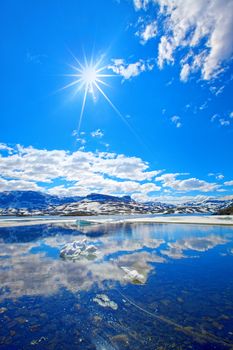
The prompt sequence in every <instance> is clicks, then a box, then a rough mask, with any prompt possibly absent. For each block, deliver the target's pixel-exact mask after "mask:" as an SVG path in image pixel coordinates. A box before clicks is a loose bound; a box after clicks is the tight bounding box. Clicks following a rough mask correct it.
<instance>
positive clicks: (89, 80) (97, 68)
mask: <svg viewBox="0 0 233 350" xmlns="http://www.w3.org/2000/svg"><path fill="white" fill-rule="evenodd" d="M72 56H73V55H72ZM73 57H74V59H75V63H76V65H70V67H71V68H72V69H73V71H74V72H73V73H71V74H65V76H69V77H71V78H73V80H72V81H71V82H70V83H69V84H67V85H65V86H64V87H62V89H61V90H64V89H67V88H75V89H76V90H75V93H77V92H79V91H83V100H82V106H81V111H80V117H79V122H78V127H77V134H78V133H79V132H80V128H81V124H82V119H83V114H84V110H85V105H86V102H87V96H88V94H90V95H91V96H92V99H93V101H95V100H96V92H97V91H98V92H99V93H100V94H101V95H102V96H103V97H104V98H105V99H106V101H107V102H108V103H109V104H110V105H111V107H112V108H113V109H114V110H115V112H117V114H118V115H119V116H120V117H121V118H122V119H123V120H124V117H123V115H122V114H121V113H120V111H119V110H118V109H117V107H116V106H115V105H114V104H113V102H112V101H111V100H110V98H109V97H108V96H107V94H106V93H105V92H104V90H103V88H102V87H103V86H109V85H108V84H107V83H106V82H105V81H104V79H105V78H110V77H117V75H116V74H108V73H105V72H106V71H107V68H108V67H107V66H101V63H102V58H101V59H100V60H99V61H97V62H95V63H94V62H93V59H91V60H90V61H89V62H88V61H87V59H86V57H85V56H84V64H83V63H81V62H80V61H79V60H78V59H77V58H76V57H75V56H73ZM101 86H102V87H101Z"/></svg>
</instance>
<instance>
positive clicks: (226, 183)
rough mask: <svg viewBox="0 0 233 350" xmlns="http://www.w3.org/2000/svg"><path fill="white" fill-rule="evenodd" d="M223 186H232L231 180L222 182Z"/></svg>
mask: <svg viewBox="0 0 233 350" xmlns="http://www.w3.org/2000/svg"><path fill="white" fill-rule="evenodd" d="M224 185H225V186H233V180H231V181H226V182H224Z"/></svg>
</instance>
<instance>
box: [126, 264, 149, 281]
mask: <svg viewBox="0 0 233 350" xmlns="http://www.w3.org/2000/svg"><path fill="white" fill-rule="evenodd" d="M121 269H122V270H123V271H124V272H125V276H124V279H125V280H128V281H130V282H132V283H135V284H144V283H145V276H143V275H142V274H140V273H139V272H138V271H137V270H130V269H129V268H128V267H125V266H121Z"/></svg>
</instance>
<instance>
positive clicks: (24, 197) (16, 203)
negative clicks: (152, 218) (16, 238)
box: [0, 191, 233, 216]
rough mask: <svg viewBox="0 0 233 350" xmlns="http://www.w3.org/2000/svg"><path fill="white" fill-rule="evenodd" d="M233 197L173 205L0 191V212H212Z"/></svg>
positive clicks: (98, 196) (103, 196)
mask: <svg viewBox="0 0 233 350" xmlns="http://www.w3.org/2000/svg"><path fill="white" fill-rule="evenodd" d="M230 205H233V200H232V199H231V200H230V199H229V200H219V199H205V200H202V201H195V202H186V203H184V204H179V205H173V204H167V203H161V202H147V203H139V202H136V201H134V200H133V199H132V198H131V197H130V196H122V197H118V196H110V195H106V194H99V193H91V194H89V195H87V196H85V197H79V196H74V197H59V196H53V195H49V194H45V193H41V192H36V191H8V192H1V193H0V215H20V216H27V215H65V216H68V215H71V216H72V215H73V216H75V215H77V216H78V215H103V214H105V215H110V214H112V215H114V214H215V213H218V212H219V211H220V210H223V209H225V208H227V207H229V206H230Z"/></svg>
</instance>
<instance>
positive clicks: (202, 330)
mask: <svg viewBox="0 0 233 350" xmlns="http://www.w3.org/2000/svg"><path fill="white" fill-rule="evenodd" d="M84 239H86V241H83V242H84V243H82V244H85V245H86V246H90V247H93V246H94V248H95V253H94V254H80V255H79V256H78V257H76V258H75V259H73V258H72V257H68V256H61V255H60V252H61V249H62V248H63V247H64V246H65V245H66V244H68V243H72V242H74V241H82V240H84ZM0 262H1V264H0V327H1V328H0V348H1V349H7V350H9V349H12V350H13V349H17V350H19V349H56V350H57V349H69V350H71V349H85V350H87V349H88V350H94V349H96V350H113V349H119V350H124V349H132V350H137V349H140V350H142V349H143V350H147V349H148V350H155V349H158V350H165V349H166V350H168V349H184V350H187V349H233V228H232V227H227V226H225V227H224V226H209V225H206V226H204V225H203V226H201V225H186V224H153V223H150V224H140V223H135V224H100V225H98V224H96V225H90V226H89V225H84V226H83V227H82V226H79V227H77V226H75V225H74V224H68V223H60V224H56V223H54V224H47V225H44V224H43V225H36V226H21V227H5V228H0Z"/></svg>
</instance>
